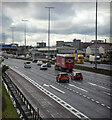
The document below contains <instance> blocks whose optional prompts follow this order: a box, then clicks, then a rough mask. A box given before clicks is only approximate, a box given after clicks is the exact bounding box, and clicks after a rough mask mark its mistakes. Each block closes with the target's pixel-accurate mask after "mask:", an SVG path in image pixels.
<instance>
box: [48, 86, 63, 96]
mask: <svg viewBox="0 0 112 120" xmlns="http://www.w3.org/2000/svg"><path fill="white" fill-rule="evenodd" d="M50 87H51V88H53V89H55V90H57V91H58V92H60V93H63V94H65V92H64V91H62V90H60V89H58V88H56V87H54V86H53V85H50Z"/></svg>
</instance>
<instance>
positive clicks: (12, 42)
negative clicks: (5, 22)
mask: <svg viewBox="0 0 112 120" xmlns="http://www.w3.org/2000/svg"><path fill="white" fill-rule="evenodd" d="M10 28H11V29H12V44H14V29H15V27H14V26H12V27H10Z"/></svg>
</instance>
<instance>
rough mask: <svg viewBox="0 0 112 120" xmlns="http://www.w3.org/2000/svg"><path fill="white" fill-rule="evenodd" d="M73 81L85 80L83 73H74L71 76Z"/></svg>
mask: <svg viewBox="0 0 112 120" xmlns="http://www.w3.org/2000/svg"><path fill="white" fill-rule="evenodd" d="M71 79H72V80H83V76H82V73H80V72H73V73H72V74H71Z"/></svg>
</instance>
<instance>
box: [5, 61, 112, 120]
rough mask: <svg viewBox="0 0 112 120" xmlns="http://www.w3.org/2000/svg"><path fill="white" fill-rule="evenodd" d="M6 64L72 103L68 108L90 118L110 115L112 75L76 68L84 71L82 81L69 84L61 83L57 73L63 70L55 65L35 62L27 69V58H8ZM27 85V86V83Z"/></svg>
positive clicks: (66, 101) (67, 102)
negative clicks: (59, 69) (55, 68)
mask: <svg viewBox="0 0 112 120" xmlns="http://www.w3.org/2000/svg"><path fill="white" fill-rule="evenodd" d="M4 63H5V64H7V65H9V66H10V67H11V68H13V69H15V70H16V71H18V72H19V73H22V74H23V75H25V76H26V77H27V78H30V79H32V80H33V81H34V82H36V83H38V84H39V85H40V86H42V87H43V88H45V89H46V90H48V91H50V92H51V93H52V94H53V95H55V96H57V97H58V98H60V99H61V100H63V102H65V103H66V104H68V107H69V106H72V107H73V108H75V109H76V110H78V111H80V112H81V113H83V114H84V115H85V116H87V117H89V118H105V119H106V120H107V118H110V110H111V104H110V100H111V98H112V93H111V89H110V88H111V87H112V82H111V81H110V80H111V77H110V76H106V75H102V74H96V73H92V72H87V71H82V70H76V69H74V71H80V72H82V74H83V80H82V81H72V80H71V79H70V82H69V83H57V82H56V75H57V74H58V73H59V71H55V70H54V66H53V65H52V67H51V68H48V70H46V71H45V70H40V67H39V66H37V65H36V63H32V64H31V66H32V67H31V69H26V68H24V61H23V60H15V59H7V60H5V61H4ZM69 75H70V73H69ZM24 86H27V85H26V84H24ZM33 94H35V92H34V91H32V95H33ZM65 109H66V108H65ZM69 111H70V110H69ZM70 112H71V111H70Z"/></svg>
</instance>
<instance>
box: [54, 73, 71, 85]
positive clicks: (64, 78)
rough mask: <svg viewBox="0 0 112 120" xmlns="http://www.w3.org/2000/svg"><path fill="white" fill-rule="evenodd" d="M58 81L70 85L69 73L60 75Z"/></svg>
mask: <svg viewBox="0 0 112 120" xmlns="http://www.w3.org/2000/svg"><path fill="white" fill-rule="evenodd" d="M56 81H57V82H68V83H69V75H68V74H67V73H59V74H58V75H57V77H56Z"/></svg>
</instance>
